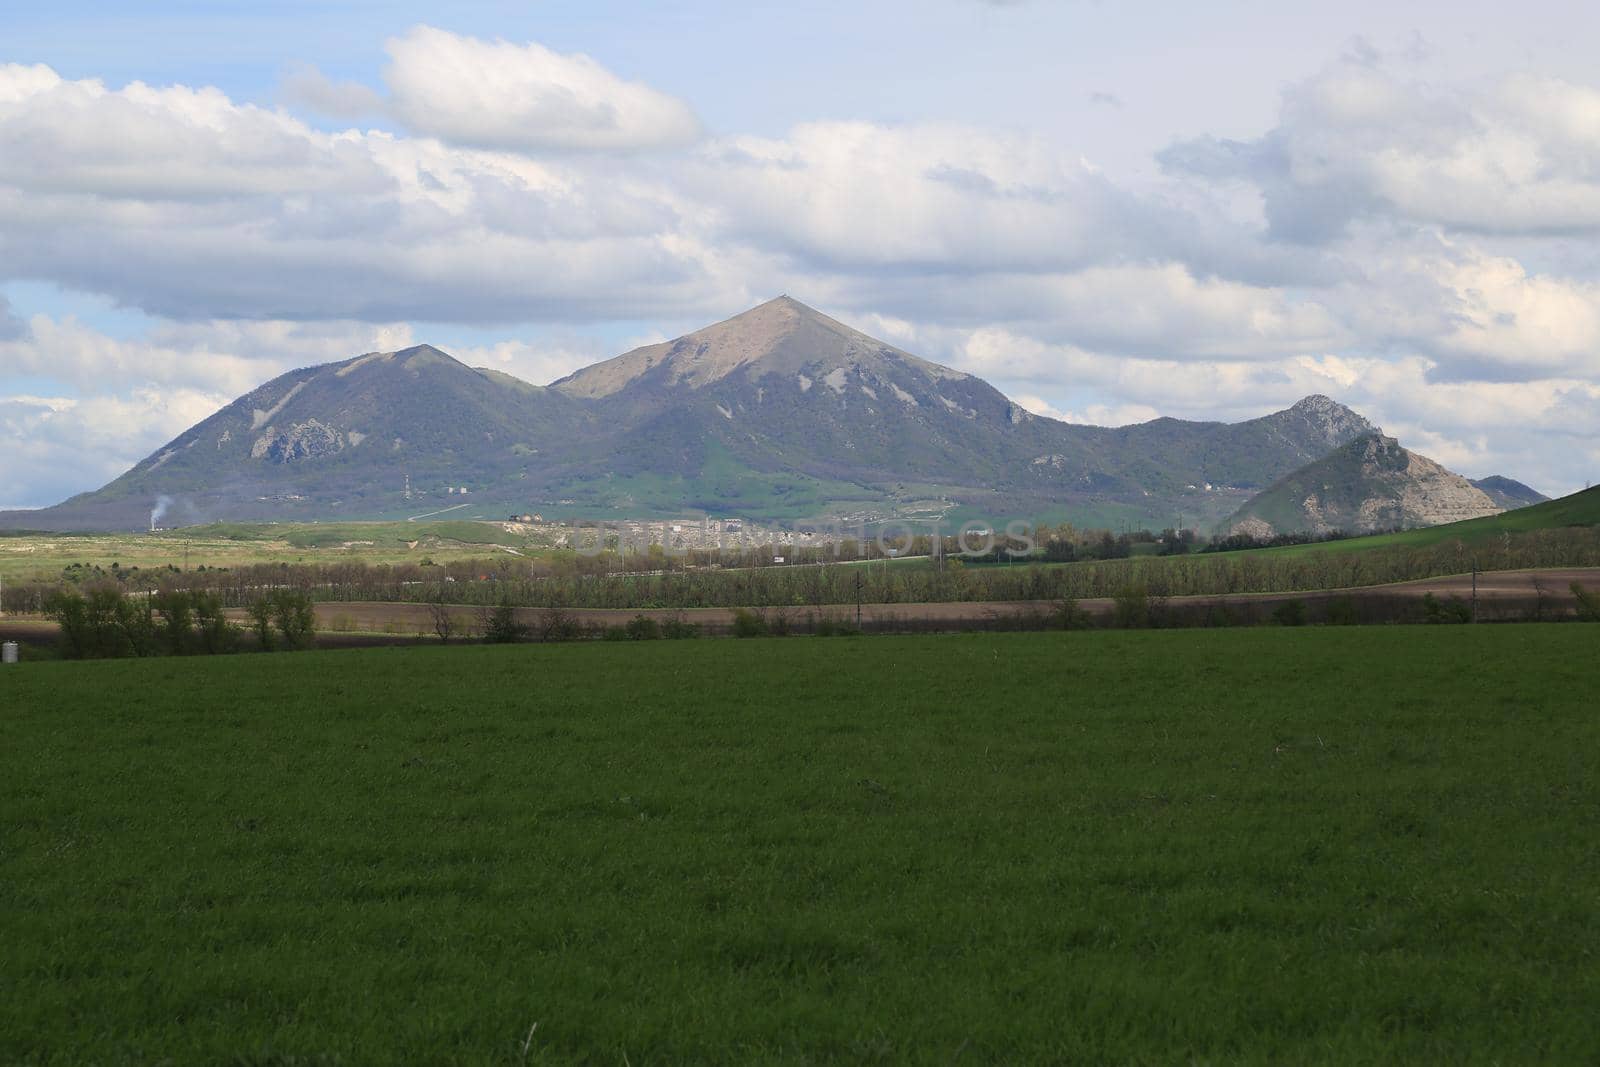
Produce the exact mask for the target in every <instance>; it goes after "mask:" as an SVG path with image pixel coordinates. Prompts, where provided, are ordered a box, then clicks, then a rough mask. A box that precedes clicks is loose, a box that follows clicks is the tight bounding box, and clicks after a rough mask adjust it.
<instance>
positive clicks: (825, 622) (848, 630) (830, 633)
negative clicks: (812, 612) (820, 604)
mask: <svg viewBox="0 0 1600 1067" xmlns="http://www.w3.org/2000/svg"><path fill="white" fill-rule="evenodd" d="M811 632H812V633H814V634H816V635H817V636H818V637H860V636H861V631H860V630H858V629H856V628H855V627H854V626H852V625H850V624H849V623H847V622H845V621H844V620H842V619H830V618H829V617H828V616H826V615H824V616H823V617H822V618H820V619H818V620H817V622H816V625H815V626H813V627H812V630H811Z"/></svg>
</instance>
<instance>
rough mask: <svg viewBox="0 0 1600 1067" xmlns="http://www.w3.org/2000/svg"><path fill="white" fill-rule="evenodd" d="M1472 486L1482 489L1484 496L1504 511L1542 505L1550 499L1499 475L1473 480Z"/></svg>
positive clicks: (1535, 490) (1537, 491)
mask: <svg viewBox="0 0 1600 1067" xmlns="http://www.w3.org/2000/svg"><path fill="white" fill-rule="evenodd" d="M1472 484H1473V486H1474V487H1475V488H1478V489H1482V490H1483V492H1484V493H1485V495H1487V496H1488V498H1489V499H1490V500H1493V501H1494V502H1495V506H1496V507H1498V508H1502V509H1504V510H1506V511H1515V510H1516V509H1517V508H1526V507H1531V506H1532V505H1534V504H1543V503H1544V502H1545V501H1546V500H1549V499H1550V498H1549V497H1547V496H1545V495H1544V494H1543V493H1541V492H1539V490H1537V489H1534V488H1531V487H1530V486H1526V485H1523V484H1522V483H1521V482H1519V481H1515V480H1513V479H1511V478H1506V477H1503V476H1502V475H1499V474H1492V475H1490V476H1489V477H1487V478H1475V479H1473V481H1472Z"/></svg>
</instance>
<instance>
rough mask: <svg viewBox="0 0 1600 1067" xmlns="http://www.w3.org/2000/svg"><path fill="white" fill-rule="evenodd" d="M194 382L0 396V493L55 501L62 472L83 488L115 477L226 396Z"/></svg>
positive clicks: (27, 500)
mask: <svg viewBox="0 0 1600 1067" xmlns="http://www.w3.org/2000/svg"><path fill="white" fill-rule="evenodd" d="M226 400H227V398H224V397H221V396H217V395H213V394H208V393H205V392H201V391H198V390H194V389H161V390H158V389H151V388H141V389H135V390H130V391H129V392H127V393H124V394H120V395H105V396H94V397H89V398H74V397H34V396H9V397H8V396H0V449H4V451H5V455H6V457H7V461H6V463H5V464H4V465H0V499H3V500H8V501H15V502H19V503H20V504H22V505H23V506H37V505H42V504H51V503H55V502H56V501H57V500H59V499H60V498H61V496H62V495H63V493H62V491H61V486H62V481H63V473H64V472H71V474H72V476H73V477H74V479H75V480H78V481H79V484H80V486H81V487H82V488H88V487H93V486H99V485H102V484H104V483H105V482H108V481H110V480H112V479H113V478H115V477H117V476H118V475H120V474H121V473H123V472H124V471H125V470H127V469H128V468H129V467H131V466H133V464H135V463H137V462H138V461H139V460H141V459H143V458H144V457H145V456H146V455H148V454H149V453H150V452H151V451H152V450H154V449H155V448H156V447H158V446H159V445H161V444H162V443H164V442H166V441H168V440H170V439H171V438H173V437H175V436H177V435H178V434H179V433H181V432H182V431H183V430H185V429H187V428H188V427H189V426H191V425H193V424H194V423H196V422H198V421H200V420H201V419H203V418H205V417H206V416H208V415H210V414H211V413H212V412H214V411H216V410H217V408H219V407H221V406H222V405H223V404H224V403H226Z"/></svg>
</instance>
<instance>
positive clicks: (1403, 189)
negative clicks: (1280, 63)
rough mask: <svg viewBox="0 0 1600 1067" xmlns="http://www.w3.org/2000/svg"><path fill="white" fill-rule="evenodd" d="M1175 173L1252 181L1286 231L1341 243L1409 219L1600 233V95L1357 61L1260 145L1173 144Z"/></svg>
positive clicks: (1502, 229) (1289, 108)
mask: <svg viewBox="0 0 1600 1067" xmlns="http://www.w3.org/2000/svg"><path fill="white" fill-rule="evenodd" d="M1162 160H1163V162H1164V163H1165V164H1166V166H1167V167H1168V168H1169V169H1170V170H1172V171H1175V172H1180V173H1188V174H1195V175H1199V176H1202V177H1205V178H1231V179H1240V180H1244V181H1246V182H1250V183H1252V184H1254V185H1256V186H1257V187H1259V189H1260V191H1261V195H1262V197H1263V198H1264V202H1265V206H1266V212H1267V217H1268V219H1269V220H1270V222H1271V225H1272V229H1273V231H1274V232H1275V233H1276V234H1278V235H1280V236H1282V237H1285V238H1288V239H1291V240H1297V241H1308V242H1321V241H1327V240H1330V239H1332V238H1335V237H1337V236H1338V235H1339V234H1341V233H1342V232H1344V230H1345V229H1346V227H1347V226H1348V225H1349V224H1350V223H1351V222H1352V221H1355V220H1357V219H1361V218H1372V217H1387V218H1397V219H1404V220H1411V221H1418V222H1424V223H1429V224H1434V225H1439V226H1444V227H1447V228H1451V229H1456V230H1462V231H1472V232H1479V233H1492V234H1570V233H1573V232H1575V231H1592V230H1594V229H1596V228H1600V91H1597V90H1596V89H1594V88H1591V87H1589V86H1584V85H1574V84H1572V83H1570V82H1566V81H1561V80H1559V79H1554V78H1544V77H1535V76H1531V75H1522V76H1515V77H1510V78H1506V79H1504V80H1502V81H1500V82H1498V83H1497V84H1495V85H1493V86H1491V87H1487V88H1484V89H1479V90H1466V91H1463V90H1452V89H1444V88H1438V87H1434V86H1428V85H1424V84H1416V83H1411V82H1407V81H1404V80H1402V79H1400V78H1398V77H1397V76H1395V75H1393V74H1392V73H1390V72H1389V71H1387V70H1385V69H1384V68H1383V67H1382V66H1381V65H1380V64H1378V63H1376V62H1373V61H1370V60H1365V59H1346V60H1344V61H1341V62H1340V63H1337V64H1335V65H1334V66H1332V67H1330V68H1329V69H1327V70H1326V71H1324V72H1323V73H1321V74H1320V75H1318V76H1316V77H1313V78H1311V79H1309V80H1307V81H1306V82H1304V83H1301V84H1300V85H1297V86H1294V87H1293V88H1291V89H1290V90H1289V91H1288V92H1287V93H1286V94H1285V96H1284V101H1283V107H1282V111H1281V112H1280V115H1279V120H1278V124H1277V126H1276V127H1274V128H1273V129H1272V130H1270V131H1268V132H1267V133H1266V134H1264V135H1263V136H1261V137H1259V138H1256V139H1254V140H1249V141H1222V140H1217V139H1214V138H1202V139H1198V140H1191V141H1188V142H1184V143H1181V144H1178V145H1175V146H1173V147H1172V148H1171V149H1169V150H1168V151H1167V152H1166V153H1164V154H1163V156H1162Z"/></svg>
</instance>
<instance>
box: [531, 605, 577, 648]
mask: <svg viewBox="0 0 1600 1067" xmlns="http://www.w3.org/2000/svg"><path fill="white" fill-rule="evenodd" d="M579 633H580V629H579V626H578V620H577V619H575V618H573V617H572V613H571V612H569V611H567V610H566V609H565V608H561V607H556V606H554V605H552V606H550V607H548V608H545V609H544V611H543V612H541V613H540V615H539V640H541V641H571V640H573V639H575V638H576V637H577V636H578V634H579Z"/></svg>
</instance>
